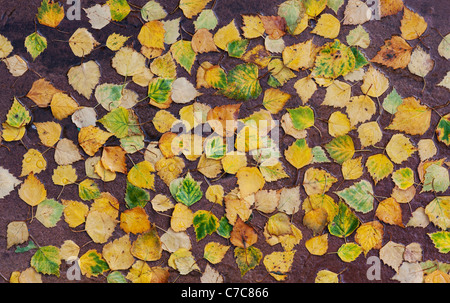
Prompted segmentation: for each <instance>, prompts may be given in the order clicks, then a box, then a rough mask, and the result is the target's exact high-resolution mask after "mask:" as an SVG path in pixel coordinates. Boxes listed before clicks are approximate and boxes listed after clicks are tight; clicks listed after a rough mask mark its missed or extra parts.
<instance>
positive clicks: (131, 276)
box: [127, 260, 169, 283]
mask: <svg viewBox="0 0 450 303" xmlns="http://www.w3.org/2000/svg"><path fill="white" fill-rule="evenodd" d="M127 279H128V280H130V281H132V282H133V283H167V282H168V280H169V268H167V267H164V268H163V267H159V266H155V267H150V266H149V265H148V264H147V262H144V261H141V260H137V261H136V262H135V263H134V264H133V267H131V269H130V271H129V272H128V274H127Z"/></svg>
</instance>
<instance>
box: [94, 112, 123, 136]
mask: <svg viewBox="0 0 450 303" xmlns="http://www.w3.org/2000/svg"><path fill="white" fill-rule="evenodd" d="M98 122H100V123H101V124H103V126H104V127H105V128H106V129H107V130H108V131H109V132H110V133H113V134H114V135H115V136H116V137H117V138H119V139H121V138H124V137H126V136H127V135H128V128H129V126H128V125H129V123H130V121H129V112H128V110H127V109H125V108H123V107H118V108H116V109H114V110H112V111H111V112H110V113H108V114H106V115H104V116H103V118H101V119H100V120H98Z"/></svg>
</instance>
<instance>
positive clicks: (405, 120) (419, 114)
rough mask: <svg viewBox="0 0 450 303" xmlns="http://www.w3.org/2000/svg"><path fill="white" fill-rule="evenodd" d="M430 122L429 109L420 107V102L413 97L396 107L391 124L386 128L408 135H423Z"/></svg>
mask: <svg viewBox="0 0 450 303" xmlns="http://www.w3.org/2000/svg"><path fill="white" fill-rule="evenodd" d="M430 122H431V109H430V108H428V107H427V106H426V105H421V104H420V100H416V99H415V98H414V97H409V98H405V99H403V103H402V104H400V105H399V107H397V112H396V113H395V116H394V119H393V120H392V123H391V124H390V125H389V126H388V127H387V128H386V129H390V130H398V131H401V132H404V133H407V134H410V135H423V134H424V133H425V132H426V131H427V130H428V128H430Z"/></svg>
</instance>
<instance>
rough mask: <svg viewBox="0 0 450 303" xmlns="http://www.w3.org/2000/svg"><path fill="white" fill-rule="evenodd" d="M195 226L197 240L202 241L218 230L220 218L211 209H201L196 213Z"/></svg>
mask: <svg viewBox="0 0 450 303" xmlns="http://www.w3.org/2000/svg"><path fill="white" fill-rule="evenodd" d="M193 226H194V229H195V238H196V239H197V241H200V240H201V239H203V238H204V237H206V236H207V235H211V234H212V233H213V232H215V231H216V230H217V228H218V227H219V219H217V217H216V216H215V215H213V213H211V212H210V211H206V210H199V211H197V212H196V213H195V214H194V220H193Z"/></svg>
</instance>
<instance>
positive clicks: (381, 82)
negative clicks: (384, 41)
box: [361, 66, 389, 98]
mask: <svg viewBox="0 0 450 303" xmlns="http://www.w3.org/2000/svg"><path fill="white" fill-rule="evenodd" d="M363 79H364V82H363V84H362V85H361V91H362V92H363V94H366V95H368V96H370V97H375V98H377V97H380V96H381V95H382V94H383V93H384V92H385V91H386V90H387V89H388V88H389V80H388V78H386V77H385V76H384V75H383V74H382V73H381V72H379V71H378V70H376V69H375V68H374V67H373V66H370V67H369V69H368V70H367V72H366V73H365V75H364V78H363Z"/></svg>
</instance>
